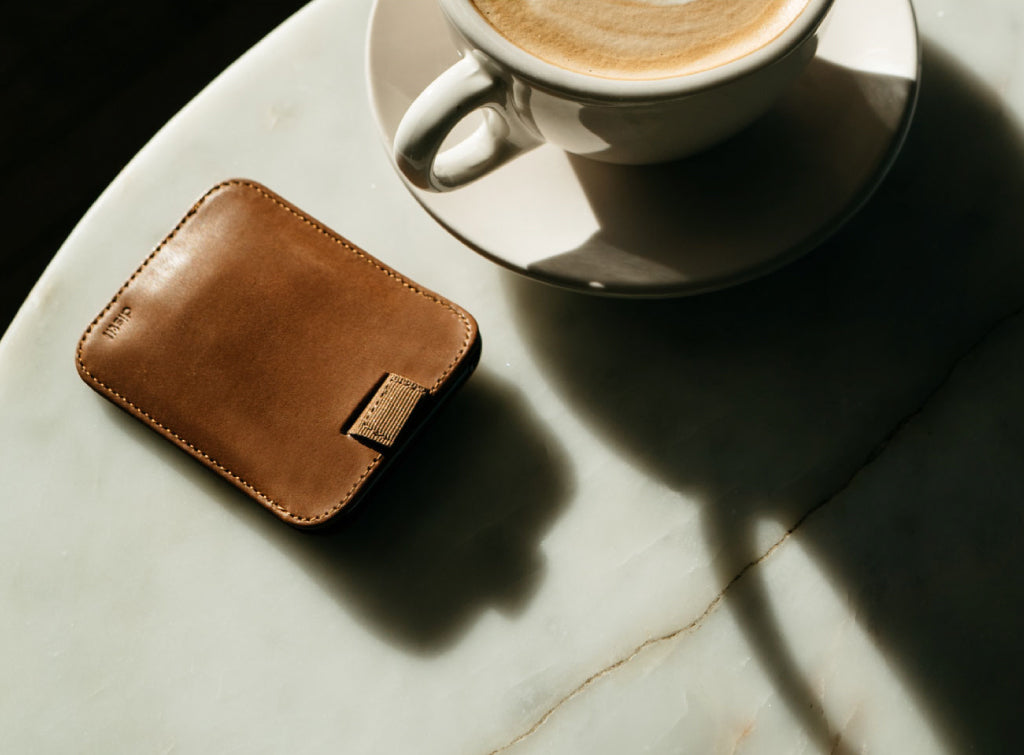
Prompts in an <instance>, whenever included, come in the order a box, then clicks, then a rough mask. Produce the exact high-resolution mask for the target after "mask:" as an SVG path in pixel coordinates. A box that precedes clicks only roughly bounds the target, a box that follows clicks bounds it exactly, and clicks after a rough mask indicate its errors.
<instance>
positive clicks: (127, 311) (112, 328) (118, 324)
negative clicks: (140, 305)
mask: <svg viewBox="0 0 1024 755" xmlns="http://www.w3.org/2000/svg"><path fill="white" fill-rule="evenodd" d="M131 319H132V308H131V307H122V308H121V311H120V312H118V313H117V316H116V317H115V318H114V319H113V320H111V321H110V324H109V325H108V326H107V327H105V328H104V329H103V335H105V336H106V337H107V338H109V339H110V340H111V341H113V340H114V339H115V338H117V334H118V333H120V332H121V331H122V330H123V329H124V328H125V327H126V326H127V325H128V321H129V320H131Z"/></svg>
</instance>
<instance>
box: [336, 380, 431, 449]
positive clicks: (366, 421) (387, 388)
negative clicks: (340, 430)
mask: <svg viewBox="0 0 1024 755" xmlns="http://www.w3.org/2000/svg"><path fill="white" fill-rule="evenodd" d="M426 395H427V389H426V388H424V387H423V386H422V385H419V384H418V383H416V382H415V381H412V380H409V378H405V377H402V376H401V375H395V374H393V373H388V375H387V377H385V378H384V382H383V383H381V386H380V388H378V389H377V392H376V393H375V394H374V395H373V398H371V399H370V402H369V403H368V404H367V405H366V408H365V409H363V411H362V412H361V413H360V415H359V416H358V417H356V420H355V422H353V423H352V427H351V428H350V429H349V431H348V434H349V435H351V436H352V437H353V438H358V439H359V440H364V441H368V442H370V443H372V444H374V445H377V446H383V447H384V448H391V447H392V446H393V445H394V444H395V441H397V440H398V436H399V435H401V434H402V429H403V428H404V427H405V425H406V422H408V420H409V418H410V417H411V416H412V414H413V412H414V411H415V410H416V407H417V406H418V405H419V403H420V400H421V399H422V398H423V397H424V396H426Z"/></svg>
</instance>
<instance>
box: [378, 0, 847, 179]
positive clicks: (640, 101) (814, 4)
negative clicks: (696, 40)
mask: <svg viewBox="0 0 1024 755" xmlns="http://www.w3.org/2000/svg"><path fill="white" fill-rule="evenodd" d="M439 2H440V6H441V9H442V11H443V12H444V15H445V17H446V18H447V20H448V22H449V24H450V26H451V27H452V30H453V31H454V33H455V39H456V44H457V45H458V47H459V52H460V53H461V55H462V59H461V60H460V61H459V62H458V63H456V64H455V65H453V66H452V67H451V68H449V69H448V70H447V71H445V72H444V73H442V74H441V75H440V76H439V77H438V78H437V79H435V80H434V81H433V82H432V83H431V84H430V85H429V86H428V87H427V88H426V89H425V90H424V91H423V92H422V93H421V94H420V95H419V97H417V98H416V100H415V101H414V102H413V103H412V104H411V105H410V106H409V109H408V111H406V113H405V115H404V117H403V118H402V121H401V123H400V124H399V127H398V131H397V133H396V135H395V142H394V158H395V162H396V163H397V165H398V167H399V169H400V170H401V171H402V173H403V174H404V175H405V176H406V177H407V178H408V179H409V181H410V182H412V183H413V184H414V185H415V186H418V187H420V188H423V189H426V190H429V191H439V192H440V191H450V190H451V189H455V188H458V187H460V186H464V185H465V184H467V183H470V182H471V181H474V180H476V179H477V178H480V177H481V176H483V175H485V174H486V173H488V172H490V171H492V170H493V169H495V168H496V167H498V166H500V165H501V164H503V163H505V162H507V161H508V160H510V159H512V158H514V157H516V156H517V155H520V154H522V153H523V152H526V151H527V150H530V149H532V148H533V147H536V146H537V145H539V144H542V143H544V142H548V143H551V144H554V145H556V146H558V147H560V148H561V149H563V150H565V151H567V152H570V153H573V154H577V155H581V156H584V157H589V158H594V159H598V160H603V161H606V162H614V163H631V164H642V163H653V162H661V161H666V160H673V159H677V158H681V157H685V156H687V155H690V154H693V153H695V152H698V151H700V150H703V149H705V148H707V147H710V146H711V145H713V144H715V143H717V142H720V141H722V140H723V139H725V138H727V137H729V136H731V135H733V134H735V133H736V132H738V131H740V130H741V129H742V128H744V127H745V126H747V125H748V124H750V123H751V122H752V121H753V120H755V119H756V118H757V117H758V116H759V115H761V114H762V113H764V112H765V111H766V110H768V108H769V107H770V106H771V105H772V104H773V103H774V102H775V101H776V99H777V98H778V97H779V96H780V95H781V94H782V93H783V92H784V91H785V90H786V88H787V87H788V86H789V85H790V84H791V83H792V82H793V80H794V79H796V77H797V76H799V74H800V72H801V71H802V70H803V68H804V66H805V65H806V64H807V62H809V61H810V60H811V58H812V57H813V56H814V52H815V50H816V48H817V32H818V29H819V27H820V25H821V23H822V21H823V20H824V18H825V16H826V14H827V12H828V10H829V8H830V7H831V5H832V0H808V2H807V5H806V6H805V8H804V9H803V11H802V12H800V14H799V15H798V16H797V17H796V19H795V20H794V21H793V22H792V23H791V24H790V25H789V26H788V27H787V28H786V29H785V30H784V31H783V32H782V33H780V34H779V35H778V36H776V37H775V38H774V39H772V40H771V41H769V42H768V43H767V44H765V45H764V46H762V47H760V48H758V49H756V50H754V51H753V52H750V53H748V54H746V55H744V56H742V57H739V58H737V59H735V60H732V61H730V62H728V63H725V64H723V65H720V66H717V67H715V68H712V69H710V70H703V71H700V72H698V73H692V74H687V75H680V76H672V77H669V78H657V79H647V80H635V79H617V78H606V77H601V76H592V75H587V74H584V73H579V72H576V71H572V70H568V69H566V68H562V67H559V66H556V65H553V64H551V63H548V62H546V61H544V60H542V59H540V58H539V57H536V56H534V55H532V54H530V53H529V52H527V51H525V50H524V49H522V48H520V47H517V46H516V45H515V44H513V43H512V42H510V41H509V40H508V39H506V38H505V37H504V36H502V35H501V34H500V33H498V32H497V31H496V30H495V29H494V28H493V27H492V26H491V25H490V24H489V23H488V22H487V21H486V20H485V19H484V18H483V16H481V15H480V12H479V11H478V10H477V9H476V8H475V7H474V6H473V4H472V3H471V2H470V0H439ZM510 2H518V0H510ZM474 110H482V111H483V115H484V120H483V123H482V124H481V125H480V126H479V127H478V128H477V129H476V130H475V131H474V132H473V133H472V134H471V135H470V136H468V137H467V138H466V139H464V140H463V141H461V142H460V143H458V144H456V145H455V146H453V147H449V148H446V149H444V150H443V151H442V145H443V144H444V142H445V139H446V138H447V137H448V135H449V134H450V133H451V131H452V130H453V129H454V128H455V126H456V125H457V124H458V123H459V122H460V121H462V120H463V118H464V117H465V116H466V115H468V114H469V113H471V112H472V111H474Z"/></svg>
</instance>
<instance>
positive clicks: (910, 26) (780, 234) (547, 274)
mask: <svg viewBox="0 0 1024 755" xmlns="http://www.w3.org/2000/svg"><path fill="white" fill-rule="evenodd" d="M450 40H451V37H450V35H449V33H448V31H447V27H446V25H445V22H444V20H443V18H442V16H441V13H440V10H439V9H438V7H437V2H436V0H377V1H376V4H375V6H374V10H373V15H372V18H371V20H370V28H369V38H368V43H367V76H368V84H369V90H370V99H371V103H372V105H373V111H374V115H375V117H376V119H377V123H378V125H379V126H380V129H381V132H382V134H383V136H384V141H385V144H386V146H387V148H388V151H389V153H390V148H391V143H392V140H393V138H394V134H395V130H396V128H397V126H398V122H399V120H400V119H401V117H402V114H403V113H404V112H405V110H406V108H407V107H408V105H409V103H410V102H412V100H413V98H415V96H416V95H417V94H419V92H420V91H422V89H423V88H424V87H426V85H427V84H429V83H430V81H431V80H433V78H434V77H435V76H436V75H437V74H438V73H440V72H441V71H443V70H444V69H445V68H447V67H448V66H449V65H451V64H452V63H453V62H455V61H456V60H457V55H456V53H455V51H454V47H453V46H452V43H451V41H450ZM918 68H919V46H918V37H917V25H916V23H915V19H914V14H913V10H912V8H911V5H910V2H909V0H837V2H836V6H835V8H834V9H833V11H832V14H831V16H830V17H829V19H828V20H827V22H826V28H825V30H824V32H823V34H822V38H821V44H820V47H819V50H818V55H817V57H816V58H815V60H814V61H813V62H812V63H811V64H810V66H809V67H808V69H807V71H806V73H805V74H804V75H803V76H802V78H801V79H800V80H799V82H798V83H797V84H796V85H795V86H794V88H793V89H792V90H791V92H790V93H789V94H788V95H787V96H786V98H785V99H784V100H783V101H782V102H781V103H780V104H779V105H778V106H777V107H776V108H775V110H773V111H772V112H771V113H769V114H768V115H767V116H765V117H764V118H763V119H761V120H760V121H758V122H757V123H756V124H755V125H754V126H752V127H751V128H749V129H748V130H747V131H745V132H744V133H743V134H741V135H740V136H738V137H736V138H734V139H732V140H731V141H729V142H728V143H726V144H724V145H721V146H720V147H717V148H715V149H714V150H712V151H710V152H707V153H705V154H703V155H699V156H697V157H692V158H689V159H687V160H682V161H679V162H675V163H667V164H663V165H656V166H619V165H607V164H603V163H598V162H594V161H590V160H584V159H581V158H576V157H570V156H568V155H566V154H565V153H563V152H562V151H561V150H558V149H556V148H554V147H550V146H543V147H540V148H538V149H536V150H534V151H532V152H530V153H529V154H527V155H525V156H523V157H520V158H519V159H517V160H514V161H513V162H511V163H509V164H507V165H505V166H504V167H502V168H500V169H499V170H497V171H495V172H494V173H492V174H491V175H489V176H486V177H485V178H483V179H481V180H479V181H477V182H476V183H473V184H471V185H469V186H467V187H464V188H462V189H458V190H456V191H453V192H451V193H448V194H431V193H428V192H423V191H420V190H419V189H416V188H414V187H412V186H409V189H410V191H412V193H413V195H414V196H415V197H416V199H417V200H419V201H420V203H421V204H422V205H423V206H424V208H426V210H427V211H428V212H429V213H430V214H431V215H433V216H434V217H435V218H436V219H437V220H438V222H440V223H441V224H442V225H444V226H445V227H446V228H447V229H448V230H449V231H451V232H452V233H453V234H454V235H455V236H457V237H458V238H460V239H461V240H462V241H464V242H465V243H466V244H468V245H469V246H471V247H473V248H474V249H476V250H477V251H479V252H480V253H481V254H483V255H485V256H486V257H488V258H490V259H492V260H493V261H495V262H497V263H499V264H501V265H504V266H505V267H508V268H510V269H512V270H515V271H517V272H520V273H522V274H524V275H527V276H530V277H532V278H537V279H539V280H543V281H547V282H549V283H553V284H556V285H560V286H564V287H568V288H573V289H577V290H584V291H589V292H592V293H605V294H616V295H625V296H667V295H683V294H693V293H699V292H702V291H708V290H712V289H717V288H722V287H725V286H728V285H732V284H734V283H738V282H740V281H744V280H747V279H750V278H753V277H756V276H758V275H761V274H763V273H766V272H768V271H770V270H772V269H775V268H777V267H779V266H781V265H783V264H785V263H787V262H789V261H791V260H793V259H795V258H796V257H798V256H800V255H801V254H803V253H805V252H807V251H809V250H810V249H812V248H813V247H815V246H816V245H818V244H820V243H821V242H822V241H823V240H824V239H825V238H826V237H827V236H828V235H830V234H831V233H833V232H834V231H835V230H836V229H838V228H839V226H841V225H842V223H843V222H844V221H846V220H847V219H848V218H849V217H851V216H852V215H853V214H854V213H855V212H856V210H857V209H859V207H860V206H861V205H862V204H863V203H864V202H865V201H866V200H867V198H868V196H869V195H870V194H871V192H872V191H873V190H874V189H875V187H876V186H877V185H878V183H879V182H880V181H881V179H882V177H883V176H884V175H885V173H886V171H887V170H888V169H889V166H890V165H891V164H892V161H893V159H894V158H895V156H896V154H897V152H898V151H899V147H900V145H901V144H902V141H903V137H904V136H905V134H906V132H907V129H908V127H909V125H910V121H911V117H912V114H913V110H914V104H915V102H916V97H917V83H918ZM467 120H470V119H467Z"/></svg>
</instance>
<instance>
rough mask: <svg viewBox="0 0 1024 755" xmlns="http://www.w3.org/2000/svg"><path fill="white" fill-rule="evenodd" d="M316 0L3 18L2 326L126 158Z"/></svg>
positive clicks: (149, 3) (41, 9) (84, 2)
mask: <svg viewBox="0 0 1024 755" xmlns="http://www.w3.org/2000/svg"><path fill="white" fill-rule="evenodd" d="M305 3H306V0H203V1H202V2H198V0H173V2H172V1H171V0H145V1H144V2H139V0H47V2H45V3H35V4H30V5H16V6H13V7H9V8H5V9H4V22H3V24H0V102H2V103H3V104H2V105H0V113H2V117H0V213H2V215H0V221H2V227H3V229H4V231H3V237H4V242H3V243H2V244H0V333H2V332H3V331H6V330H7V326H8V325H9V324H10V321H11V319H12V318H13V317H14V314H15V313H16V312H17V311H18V307H19V306H20V305H21V302H22V301H23V300H24V298H25V296H26V295H27V294H28V292H29V290H30V289H31V288H32V285H33V284H34V283H35V281H36V279H37V278H38V277H39V275H40V273H42V271H43V269H44V268H45V267H46V265H47V263H48V262H49V261H50V259H51V257H52V256H53V254H54V253H55V252H56V251H57V249H58V248H59V247H60V245H61V243H62V242H63V241H64V239H65V238H66V237H67V235H68V234H69V233H70V232H71V229H72V228H73V227H74V226H75V224H76V223H77V222H78V220H79V219H80V218H81V217H82V215H83V214H84V213H85V211H86V210H87V209H88V208H89V206H90V205H91V204H92V203H93V201H94V200H95V199H96V198H97V197H98V196H99V194H100V193H101V192H102V191H103V189H104V188H106V186H107V184H109V183H110V182H111V181H112V180H113V179H114V177H115V176H116V175H117V174H118V172H119V171H120V170H121V168H122V167H124V165H125V164H126V163H127V162H128V161H129V160H131V158H132V157H133V156H134V155H135V153H136V152H138V151H139V149H140V148H141V147H142V146H143V145H144V144H145V143H146V142H147V141H148V140H149V138H150V137H152V136H153V134H155V133H156V132H157V130H158V129H159V128H160V127H161V126H162V125H163V124H164V123H165V122H166V121H167V120H169V119H170V118H171V116H173V115H174V114H175V113H176V112H177V111H178V110H180V109H181V108H182V107H183V106H184V105H185V104H186V103H187V102H188V101H189V100H190V99H192V97H194V96H195V95H196V94H198V93H199V91H200V90H201V89H202V88H203V87H204V86H205V85H206V84H207V83H209V82H210V81H211V80H212V79H213V78H214V77H216V76H217V74H219V73H220V72H221V71H222V70H224V68H226V67H227V66H228V65H229V64H230V63H231V62H233V61H234V60H235V59H236V58H238V57H239V56H240V55H241V54H242V53H244V52H245V51H246V50H248V49H249V48H250V47H252V46H253V45H254V44H255V43H256V42H258V41H259V40H260V39H262V38H263V37H264V36H265V35H266V34H267V33H268V32H270V31H271V30H272V29H273V28H274V27H276V26H277V25H278V24H280V23H281V22H282V21H284V20H285V19H286V18H288V16H290V15H291V14H292V13H294V12H295V11H296V10H298V9H299V8H301V7H302V6H303V5H304V4H305Z"/></svg>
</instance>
